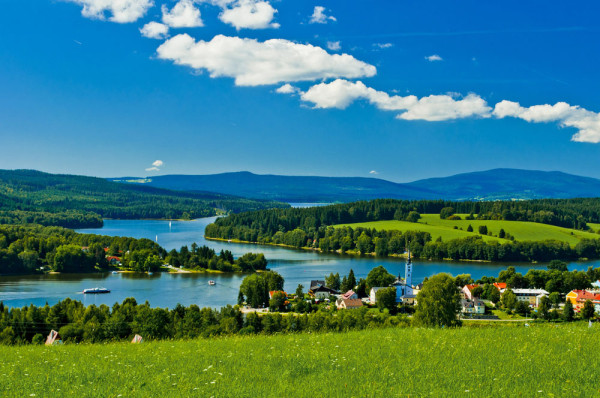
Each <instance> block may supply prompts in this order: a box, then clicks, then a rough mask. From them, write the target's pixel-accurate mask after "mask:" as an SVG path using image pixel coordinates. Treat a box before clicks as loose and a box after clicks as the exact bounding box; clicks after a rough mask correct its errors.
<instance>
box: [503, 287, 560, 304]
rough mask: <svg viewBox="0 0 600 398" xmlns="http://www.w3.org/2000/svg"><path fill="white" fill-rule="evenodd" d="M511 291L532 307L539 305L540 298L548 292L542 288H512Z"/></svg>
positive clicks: (518, 298)
mask: <svg viewBox="0 0 600 398" xmlns="http://www.w3.org/2000/svg"><path fill="white" fill-rule="evenodd" d="M512 291H513V293H514V294H515V296H517V300H519V301H523V302H525V303H527V304H528V305H531V306H533V307H537V306H539V305H540V299H541V298H542V297H544V296H548V294H549V293H548V292H547V291H545V290H544V289H512ZM503 293H504V292H503Z"/></svg>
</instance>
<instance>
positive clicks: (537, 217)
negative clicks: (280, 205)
mask: <svg viewBox="0 0 600 398" xmlns="http://www.w3.org/2000/svg"><path fill="white" fill-rule="evenodd" d="M450 208H452V212H454V211H455V212H457V213H465V214H470V216H469V217H473V218H477V219H484V220H507V221H531V222H538V223H544V224H550V225H558V226H564V227H569V228H577V229H583V230H585V229H588V227H587V224H586V223H587V222H598V221H600V219H599V212H600V199H563V200H558V199H556V200H555V199H548V200H531V201H522V202H445V201H399V200H391V199H390V200H388V199H381V200H373V201H369V202H355V203H348V204H340V205H332V206H325V207H313V208H305V209H296V208H295V209H272V210H261V211H255V212H247V213H241V214H233V215H230V216H228V217H224V218H219V219H218V220H216V221H215V223H213V224H210V225H208V226H207V227H206V231H205V235H206V236H207V237H209V238H218V239H238V240H241V241H247V242H259V243H274V244H284V245H288V246H293V247H298V248H301V247H310V248H315V249H319V250H321V251H328V252H336V251H339V252H342V253H344V252H348V251H356V252H360V253H362V254H365V253H376V254H377V255H379V256H388V255H394V254H402V253H404V252H405V251H406V249H407V247H406V245H407V243H408V244H409V245H410V249H411V251H412V252H413V254H414V255H415V256H416V257H421V258H430V259H454V260H486V261H550V260H552V259H565V260H572V259H577V258H589V259H595V258H600V241H598V240H590V239H584V240H581V242H579V243H578V244H577V245H576V246H575V247H571V246H569V245H568V244H567V243H564V242H558V241H552V240H548V241H535V242H531V241H523V242H508V243H504V244H501V243H499V242H497V241H490V242H485V241H484V240H483V239H481V237H479V236H473V237H469V238H463V239H454V240H449V241H446V242H442V241H441V240H437V241H435V242H432V241H431V235H430V234H429V233H427V232H418V231H406V232H404V233H402V232H400V231H376V230H374V229H368V228H355V229H353V228H350V227H344V228H333V227H331V226H330V225H335V224H345V223H355V222H366V221H379V220H392V219H396V220H406V219H409V218H410V216H411V215H414V214H416V213H440V212H448V209H450ZM452 212H449V214H451V213H452ZM417 215H418V214H417ZM415 229H416V227H415Z"/></svg>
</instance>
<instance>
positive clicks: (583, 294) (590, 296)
mask: <svg viewBox="0 0 600 398" xmlns="http://www.w3.org/2000/svg"><path fill="white" fill-rule="evenodd" d="M571 293H575V294H576V300H577V301H586V300H600V294H596V293H592V292H588V291H587V290H571V291H570V292H569V294H571Z"/></svg>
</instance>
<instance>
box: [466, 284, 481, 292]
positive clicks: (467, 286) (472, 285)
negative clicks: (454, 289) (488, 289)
mask: <svg viewBox="0 0 600 398" xmlns="http://www.w3.org/2000/svg"><path fill="white" fill-rule="evenodd" d="M478 286H479V285H478V284H476V283H471V284H469V285H465V287H466V288H467V289H469V291H472V290H473V289H475V288H476V287H478Z"/></svg>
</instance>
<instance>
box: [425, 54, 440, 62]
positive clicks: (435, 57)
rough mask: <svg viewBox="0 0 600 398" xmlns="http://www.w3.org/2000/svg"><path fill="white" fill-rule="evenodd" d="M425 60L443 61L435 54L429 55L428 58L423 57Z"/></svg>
mask: <svg viewBox="0 0 600 398" xmlns="http://www.w3.org/2000/svg"><path fill="white" fill-rule="evenodd" d="M425 59H426V60H427V61H429V62H435V61H443V60H444V59H443V58H442V57H440V56H439V55H437V54H433V55H429V56H427V57H425Z"/></svg>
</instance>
